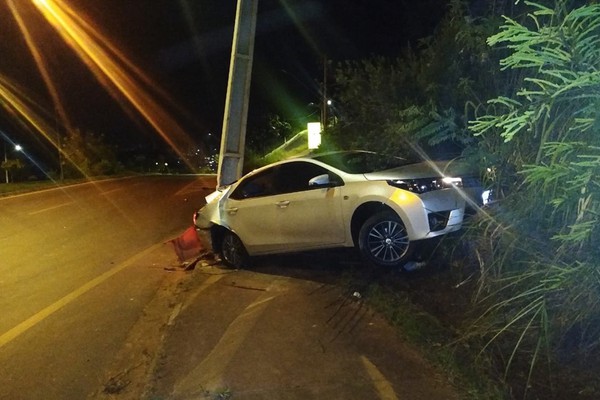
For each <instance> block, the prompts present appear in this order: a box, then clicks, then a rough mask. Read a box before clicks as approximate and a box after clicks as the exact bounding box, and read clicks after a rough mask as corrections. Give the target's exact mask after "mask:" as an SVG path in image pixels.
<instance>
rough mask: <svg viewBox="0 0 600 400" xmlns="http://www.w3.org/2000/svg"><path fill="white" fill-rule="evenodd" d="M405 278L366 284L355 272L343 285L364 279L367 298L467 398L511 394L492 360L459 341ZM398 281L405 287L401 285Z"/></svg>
mask: <svg viewBox="0 0 600 400" xmlns="http://www.w3.org/2000/svg"><path fill="white" fill-rule="evenodd" d="M356 273H357V272H354V273H353V274H356ZM358 274H360V273H358ZM382 278H383V279H382ZM390 278H391V279H390ZM402 280H403V277H402V276H394V277H390V276H385V277H375V278H374V279H373V277H372V279H368V280H367V281H369V282H370V283H368V284H367V285H366V286H365V284H364V282H365V278H364V276H362V277H360V276H351V277H346V278H344V282H343V285H344V286H346V287H347V288H348V290H350V288H356V287H357V284H356V283H357V282H362V286H363V287H362V294H363V299H364V300H365V301H366V302H367V304H368V305H369V306H370V307H371V308H372V309H373V310H375V311H377V312H378V313H379V314H381V315H382V316H383V317H384V318H385V319H386V320H387V321H389V323H390V324H391V325H392V326H394V327H395V328H396V329H397V331H398V333H399V335H400V336H401V337H403V338H404V339H406V340H407V341H408V342H409V343H411V344H412V345H414V346H416V347H417V348H418V349H419V350H420V351H421V352H422V354H423V355H424V356H425V357H426V358H427V360H429V361H430V362H431V363H432V364H433V365H435V366H436V367H437V368H440V369H441V370H443V371H444V372H445V375H446V376H447V377H448V379H449V380H450V382H451V383H452V384H453V385H454V386H455V387H456V388H457V389H458V390H459V391H460V392H461V394H462V396H463V398H464V399H473V400H475V399H477V400H481V399H489V400H492V399H494V400H497V399H505V398H509V396H508V394H507V390H506V388H505V387H503V385H502V384H501V383H500V382H499V381H496V380H494V379H492V378H491V377H490V375H489V373H488V372H489V371H490V365H491V363H489V362H488V361H489V360H487V359H485V357H484V356H481V355H479V354H478V352H476V351H474V350H472V349H471V347H470V346H469V345H468V344H467V343H465V342H462V341H459V340H458V339H459V334H458V333H457V332H456V331H455V330H454V329H453V328H452V327H450V326H447V325H446V324H444V323H442V322H441V321H440V319H438V318H437V317H436V316H435V315H433V314H431V313H430V312H427V311H426V310H425V309H424V308H423V307H422V306H420V305H419V304H417V303H416V302H415V301H413V300H412V299H411V297H412V296H414V295H415V293H414V292H413V291H412V289H409V290H406V289H405V286H404V285H403V284H404V283H405V282H402ZM398 283H399V285H400V286H404V289H398V287H396V286H397V284H398ZM416 290H419V289H416ZM422 295H426V293H422Z"/></svg>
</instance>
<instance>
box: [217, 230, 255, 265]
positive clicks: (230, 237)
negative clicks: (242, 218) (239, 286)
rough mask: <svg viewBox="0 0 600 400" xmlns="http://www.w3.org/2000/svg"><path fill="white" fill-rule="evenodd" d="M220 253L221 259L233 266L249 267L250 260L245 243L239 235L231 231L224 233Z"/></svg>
mask: <svg viewBox="0 0 600 400" xmlns="http://www.w3.org/2000/svg"><path fill="white" fill-rule="evenodd" d="M219 254H220V256H221V261H223V262H224V263H225V264H226V265H227V266H229V267H233V268H244V267H247V266H248V263H249V260H250V257H249V256H248V252H247V251H246V248H245V247H244V244H243V243H242V241H241V240H240V238H239V237H238V235H236V234H235V233H233V232H231V231H226V232H225V233H224V234H223V238H222V240H221V246H220V249H219Z"/></svg>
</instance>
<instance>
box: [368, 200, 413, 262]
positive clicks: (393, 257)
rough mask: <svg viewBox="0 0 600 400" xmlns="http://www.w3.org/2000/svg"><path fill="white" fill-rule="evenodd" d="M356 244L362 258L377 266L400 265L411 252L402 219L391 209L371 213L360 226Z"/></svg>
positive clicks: (410, 244)
mask: <svg viewBox="0 0 600 400" xmlns="http://www.w3.org/2000/svg"><path fill="white" fill-rule="evenodd" d="M358 245H359V249H360V252H361V255H362V256H363V258H364V259H365V260H366V261H367V262H369V263H370V264H372V265H375V266H377V267H385V268H390V267H400V266H402V265H403V264H404V263H405V262H406V261H407V258H408V257H409V256H410V253H411V252H412V248H413V246H412V243H411V241H410V239H409V238H408V233H407V231H406V228H405V226H404V224H403V223H402V220H401V219H400V217H398V215H396V213H394V212H392V211H383V212H380V213H378V214H375V215H373V216H372V217H370V218H369V219H367V220H366V221H365V223H364V224H363V225H362V227H361V228H360V232H359V235H358Z"/></svg>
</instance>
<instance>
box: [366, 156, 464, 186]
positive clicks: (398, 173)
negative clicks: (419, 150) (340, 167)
mask: <svg viewBox="0 0 600 400" xmlns="http://www.w3.org/2000/svg"><path fill="white" fill-rule="evenodd" d="M468 170H469V169H468V166H467V165H466V164H465V163H464V162H461V161H456V160H449V161H423V162H419V163H414V164H407V165H403V166H401V167H397V168H392V169H388V170H385V171H378V172H371V173H367V174H364V176H365V178H366V179H368V180H372V181H377V180H391V179H419V178H432V177H444V176H462V175H465V174H467V173H468Z"/></svg>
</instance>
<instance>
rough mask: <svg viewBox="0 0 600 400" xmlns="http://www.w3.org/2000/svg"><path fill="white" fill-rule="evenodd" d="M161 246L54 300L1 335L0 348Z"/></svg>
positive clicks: (155, 246) (149, 249) (145, 251)
mask: <svg viewBox="0 0 600 400" xmlns="http://www.w3.org/2000/svg"><path fill="white" fill-rule="evenodd" d="M161 246H163V243H159V244H156V245H154V246H152V247H149V248H147V249H146V250H144V251H142V252H141V253H138V254H136V255H135V256H133V257H131V258H129V259H128V260H125V261H124V262H122V263H121V264H119V265H116V266H115V267H113V268H112V269H110V270H108V271H106V272H104V273H103V274H102V275H99V276H97V277H96V278H94V279H92V280H91V281H89V282H88V283H86V284H85V285H83V286H81V287H80V288H78V289H75V290H74V291H72V292H71V293H69V294H67V295H66V296H64V297H63V298H61V299H59V300H58V301H56V302H54V303H53V304H50V305H49V306H48V307H46V308H44V309H42V310H41V311H39V312H38V313H36V314H34V315H32V316H31V317H29V318H27V319H26V320H25V321H23V322H21V323H20V324H19V325H17V326H15V327H14V328H12V329H10V330H8V331H7V332H5V333H3V334H2V335H1V336H0V348H2V347H4V346H5V345H6V344H8V343H10V342H11V341H12V340H13V339H16V338H17V337H19V336H20V335H21V334H23V333H25V332H26V331H28V330H29V329H31V328H33V327H34V326H36V325H37V324H39V323H40V322H41V321H43V320H44V319H46V318H47V317H49V316H50V315H52V314H54V313H55V312H57V311H58V310H60V309H61V308H63V307H65V306H66V305H67V304H69V303H71V302H72V301H74V300H76V299H77V298H78V297H80V296H82V295H83V294H85V293H87V292H89V291H90V290H92V289H93V288H95V287H96V286H98V285H100V284H101V283H102V282H104V281H106V280H107V279H109V278H110V277H112V276H113V275H115V274H116V273H118V272H120V271H122V270H123V269H125V268H127V267H129V266H130V265H132V264H133V263H135V262H137V261H138V260H140V259H141V258H143V257H145V256H147V255H148V254H150V253H152V252H153V251H155V250H157V249H158V248H159V247H161Z"/></svg>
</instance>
